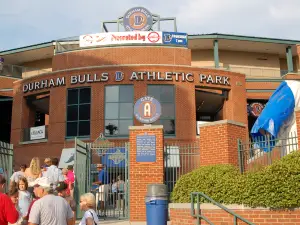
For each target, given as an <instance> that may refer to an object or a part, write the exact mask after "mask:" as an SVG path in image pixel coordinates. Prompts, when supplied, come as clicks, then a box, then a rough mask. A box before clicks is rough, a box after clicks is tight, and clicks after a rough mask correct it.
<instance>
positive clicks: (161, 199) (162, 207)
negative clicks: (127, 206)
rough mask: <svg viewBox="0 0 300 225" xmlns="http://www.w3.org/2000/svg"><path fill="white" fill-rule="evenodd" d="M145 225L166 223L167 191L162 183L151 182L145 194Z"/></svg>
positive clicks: (162, 224) (164, 224)
mask: <svg viewBox="0 0 300 225" xmlns="http://www.w3.org/2000/svg"><path fill="white" fill-rule="evenodd" d="M146 216H147V225H167V222H168V192H167V187H166V186H165V185H164V184H151V185H148V187H147V196H146Z"/></svg>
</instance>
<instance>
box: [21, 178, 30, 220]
mask: <svg viewBox="0 0 300 225" xmlns="http://www.w3.org/2000/svg"><path fill="white" fill-rule="evenodd" d="M18 188H19V204H18V206H19V209H20V212H21V216H22V218H23V219H25V218H26V216H27V214H28V209H29V206H30V203H31V200H32V199H31V194H30V193H29V191H27V188H28V182H27V179H26V178H25V177H22V178H20V179H19V183H18Z"/></svg>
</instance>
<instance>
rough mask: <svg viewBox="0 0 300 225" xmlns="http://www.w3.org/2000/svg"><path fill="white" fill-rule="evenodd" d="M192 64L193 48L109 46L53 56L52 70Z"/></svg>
mask: <svg viewBox="0 0 300 225" xmlns="http://www.w3.org/2000/svg"><path fill="white" fill-rule="evenodd" d="M122 64H166V65H188V66H190V65H191V50H190V49H186V48H172V47H160V46H156V47H144V46H140V47H137V46H135V47H130V46H127V47H108V48H98V49H90V50H82V51H73V52H66V53H64V54H58V55H55V56H54V57H53V60H52V67H53V68H52V70H53V71H56V70H62V69H69V68H79V67H88V66H102V65H122Z"/></svg>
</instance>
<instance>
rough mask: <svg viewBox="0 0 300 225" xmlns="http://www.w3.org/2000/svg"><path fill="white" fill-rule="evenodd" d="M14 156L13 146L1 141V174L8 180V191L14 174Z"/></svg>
mask: <svg viewBox="0 0 300 225" xmlns="http://www.w3.org/2000/svg"><path fill="white" fill-rule="evenodd" d="M13 156H14V154H13V145H12V144H8V143H5V142H1V141H0V174H1V175H3V176H4V177H5V178H6V180H7V182H6V190H8V186H9V178H10V177H11V175H12V172H13Z"/></svg>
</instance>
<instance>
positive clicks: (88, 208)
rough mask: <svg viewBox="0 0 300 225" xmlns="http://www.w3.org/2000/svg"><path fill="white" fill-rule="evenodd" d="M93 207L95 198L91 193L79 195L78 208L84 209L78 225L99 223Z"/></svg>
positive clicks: (95, 224)
mask: <svg viewBox="0 0 300 225" xmlns="http://www.w3.org/2000/svg"><path fill="white" fill-rule="evenodd" d="M95 208H96V199H95V196H94V195H93V194H92V193H86V194H84V195H81V196H80V209H81V210H82V211H85V213H84V215H83V218H82V220H81V221H80V223H79V225H87V224H92V225H97V224H98V223H99V220H98V217H97V214H96V212H95Z"/></svg>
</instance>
